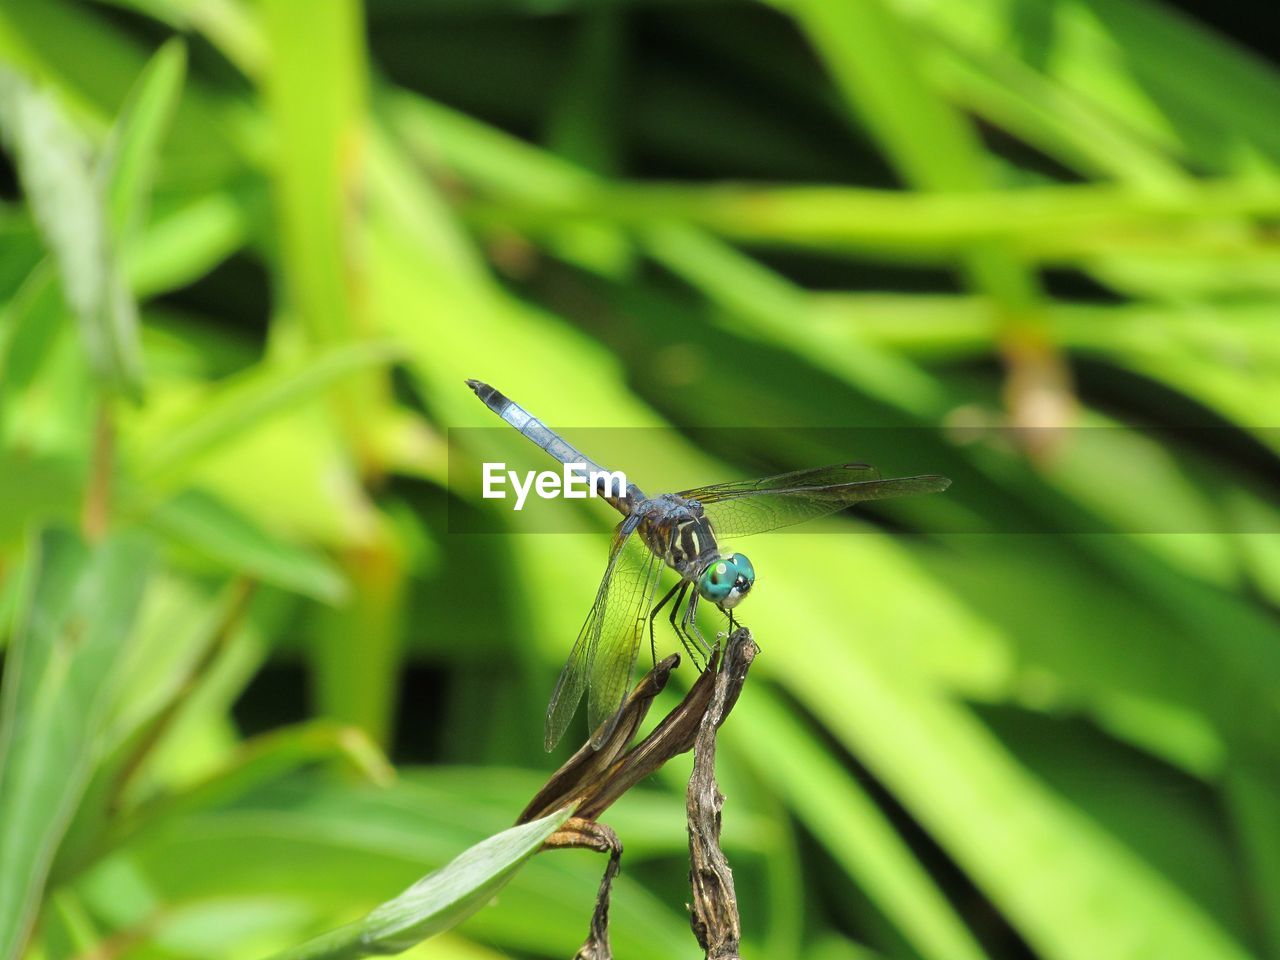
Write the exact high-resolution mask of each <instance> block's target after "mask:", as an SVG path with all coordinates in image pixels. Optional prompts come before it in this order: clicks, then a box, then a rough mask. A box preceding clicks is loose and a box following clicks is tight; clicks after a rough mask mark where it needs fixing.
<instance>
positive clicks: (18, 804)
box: [0, 530, 149, 960]
mask: <svg viewBox="0 0 1280 960" xmlns="http://www.w3.org/2000/svg"><path fill="white" fill-rule="evenodd" d="M148 556H149V550H148V549H147V548H146V547H145V546H144V545H143V544H142V543H140V542H139V541H129V540H111V541H107V542H105V543H103V544H102V545H100V546H98V547H96V548H90V547H87V546H86V545H85V544H83V543H82V542H81V541H80V540H79V539H78V538H77V537H75V536H74V535H72V534H69V533H65V532H61V531H58V530H50V531H48V532H45V533H44V534H42V535H40V536H39V537H38V538H37V539H36V540H35V542H33V544H32V545H31V548H30V550H29V551H28V564H27V568H26V571H25V576H26V578H27V579H26V590H25V595H24V597H23V599H22V601H21V604H20V609H19V613H18V618H17V626H16V629H15V631H14V642H13V649H12V650H11V651H10V654H9V658H8V662H7V664H6V669H5V675H4V690H3V693H2V694H0V958H5V960H10V958H16V957H19V956H21V955H22V954H23V948H24V942H25V940H26V938H27V936H28V935H29V932H30V929H31V924H32V923H33V921H34V919H35V916H36V912H37V910H38V909H39V903H40V896H41V893H42V891H43V888H44V883H45V878H46V877H47V875H48V871H49V866H50V863H51V862H52V859H53V856H54V854H55V852H56V851H57V848H58V844H59V842H60V841H61V839H62V835H63V832H64V831H65V829H66V827H67V824H68V822H69V820H70V818H71V816H72V814H73V813H74V811H75V809H76V806H77V804H78V803H79V800H80V796H81V794H82V793H83V791H84V788H85V785H86V783H87V782H88V780H89V777H90V774H91V773H92V769H93V763H94V759H95V753H96V745H97V741H98V737H99V734H100V725H101V722H102V720H103V717H104V716H105V714H106V711H107V709H108V708H109V706H110V703H111V699H112V695H113V694H114V692H115V690H116V684H117V682H118V680H119V670H118V667H119V666H120V664H121V663H122V662H123V659H124V654H125V651H126V649H127V646H126V638H127V636H128V634H129V630H130V628H131V626H132V623H133V619H134V615H135V613H136V611H137V608H138V604H139V602H140V600H141V597H142V589H143V585H144V583H145V579H146V576H147V566H148Z"/></svg>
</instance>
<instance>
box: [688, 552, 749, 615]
mask: <svg viewBox="0 0 1280 960" xmlns="http://www.w3.org/2000/svg"><path fill="white" fill-rule="evenodd" d="M755 582H756V571H755V567H753V566H751V561H750V560H748V559H747V558H746V557H745V556H743V555H742V554H740V553H732V554H730V555H729V556H727V557H719V558H718V559H716V560H713V561H711V563H709V564H707V567H706V569H705V570H703V571H702V573H701V575H699V577H698V593H700V594H702V598H703V599H704V600H710V601H711V602H712V603H714V604H715V605H716V606H717V607H719V608H720V609H721V610H732V609H733V608H734V607H736V606H737V605H738V604H739V603H741V602H742V598H743V597H745V596H746V595H747V594H748V593H750V592H751V585H752V584H753V583H755Z"/></svg>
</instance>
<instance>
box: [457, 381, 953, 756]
mask: <svg viewBox="0 0 1280 960" xmlns="http://www.w3.org/2000/svg"><path fill="white" fill-rule="evenodd" d="M467 385H468V386H469V387H470V388H471V389H472V390H473V391H475V394H476V396H477V397H479V398H480V400H481V401H483V402H484V404H485V406H487V407H488V408H489V409H490V410H492V411H493V412H494V413H496V414H497V415H498V416H499V417H501V418H502V419H503V420H504V421H506V422H507V423H508V424H510V425H511V426H512V427H514V428H515V429H516V430H518V431H520V433H522V434H523V435H524V436H525V437H527V438H529V439H530V440H532V441H533V442H534V443H535V444H537V445H538V446H539V447H541V448H542V449H543V450H544V451H546V452H547V453H548V454H550V455H551V456H552V457H554V458H555V459H556V460H558V461H560V463H561V464H563V465H564V466H565V468H566V469H569V470H570V471H571V472H572V473H574V474H575V475H576V476H580V477H581V478H582V479H583V480H590V478H592V477H594V478H595V479H594V482H595V483H596V485H597V489H596V493H597V495H598V496H599V497H600V498H601V499H604V500H605V501H606V502H608V503H609V505H610V506H612V507H613V508H614V509H616V510H617V511H618V512H619V513H621V514H622V520H621V521H620V522H619V523H618V525H617V526H616V527H615V528H614V531H613V538H612V540H611V542H610V544H609V559H608V562H607V564H606V566H605V571H604V578H603V579H602V580H601V581H600V586H599V587H597V588H596V595H595V600H594V602H593V603H592V604H591V609H590V611H589V612H588V613H587V619H586V621H585V622H584V623H583V625H582V629H581V630H579V631H578V638H577V640H576V641H574V644H573V648H572V650H571V651H570V653H569V659H568V660H567V661H566V662H565V665H564V669H563V670H561V672H560V677H559V679H558V680H557V681H556V685H555V689H554V690H553V691H552V693H551V701H550V703H549V704H548V705H547V718H546V727H545V730H544V739H543V745H544V746H545V748H546V749H547V751H548V752H550V751H551V750H553V749H554V748H555V746H556V744H557V743H559V742H560V739H561V737H563V736H564V733H565V730H566V729H568V727H569V723H570V721H571V720H572V719H573V717H574V715H575V714H576V713H577V710H578V705H579V704H580V702H581V701H582V696H583V694H584V693H587V694H588V697H587V719H588V722H589V724H590V727H591V729H593V730H594V731H595V734H594V735H593V736H592V739H591V744H592V746H593V747H596V748H598V747H599V746H600V745H601V744H602V743H603V742H604V741H605V740H606V739H607V738H608V736H609V734H610V733H611V732H612V721H613V720H615V719H616V717H617V714H618V710H619V708H620V707H621V706H622V702H623V700H624V698H625V697H626V694H627V690H628V688H629V686H630V680H631V676H632V672H633V671H634V669H635V662H636V655H637V653H638V651H639V649H640V645H641V641H642V639H643V637H644V635H645V633H646V628H647V632H648V636H649V645H650V651H651V653H652V654H653V656H654V660H655V662H656V660H657V644H656V640H655V638H654V621H655V620H656V619H657V617H658V615H659V614H660V613H661V612H662V610H664V609H666V608H668V607H669V608H670V609H669V613H668V616H667V620H668V622H669V623H670V624H671V627H672V628H673V629H674V630H675V632H676V635H677V637H679V639H680V641H681V643H682V644H683V645H684V648H685V650H686V651H687V652H688V654H689V656H690V658H691V659H692V660H693V662H694V663H695V665H699V666H701V665H700V664H699V660H701V661H702V662H703V663H710V660H711V657H712V655H713V651H712V649H711V647H710V646H709V645H708V643H707V641H706V639H705V637H703V635H702V633H701V631H700V630H699V628H698V624H697V614H698V606H699V602H700V601H703V600H705V601H706V602H707V603H709V604H712V605H713V606H715V607H716V608H718V609H719V610H720V611H721V612H722V613H724V614H725V615H726V616H727V617H728V618H729V626H730V629H734V628H736V627H737V626H738V622H737V618H736V615H735V613H734V611H735V610H736V608H737V607H738V605H739V604H740V603H741V602H742V601H743V600H744V599H746V597H747V596H748V595H749V594H750V593H751V590H752V588H753V587H754V586H755V582H756V573H755V568H754V567H753V566H752V565H751V561H750V560H748V559H747V557H746V556H745V555H744V554H742V553H736V552H726V551H725V550H724V549H722V548H721V541H723V540H732V539H735V538H738V537H746V536H751V535H753V534H757V533H764V532H766V531H769V530H776V529H778V528H779V527H786V526H790V525H792V524H797V523H803V522H804V521H806V520H813V519H816V518H818V517H823V516H827V515H829V514H832V513H835V512H836V511H838V510H842V509H844V508H845V507H848V506H850V505H851V504H855V503H861V502H864V501H867V500H884V499H887V498H889V497H902V496H911V495H915V494H925V493H941V492H942V491H943V490H946V489H947V487H949V486H950V485H951V481H950V480H949V479H947V478H946V477H942V476H937V475H933V474H929V475H924V476H917V477H897V478H889V479H886V478H883V477H881V476H880V473H879V471H878V470H876V468H875V467H872V466H870V465H868V464H865V463H840V464H834V465H832V466H827V467H816V468H813V469H809V470H795V471H793V472H791V473H782V474H778V475H777V476H772V477H764V478H762V479H759V480H731V481H729V482H727V483H715V484H711V485H710V486H705V487H696V488H694V489H692V490H681V491H680V492H679V493H663V494H660V495H658V496H655V497H647V496H645V494H644V493H643V492H642V491H641V490H640V488H639V487H637V486H636V485H635V484H634V483H630V482H628V483H627V485H626V488H625V490H624V489H619V487H620V485H619V484H610V483H609V481H608V480H607V479H606V478H607V476H608V475H609V474H610V473H611V471H608V470H606V469H605V468H604V467H602V466H600V465H599V464H598V463H596V462H595V461H594V460H592V459H591V458H590V457H588V456H586V455H585V454H584V453H582V452H581V451H579V450H578V449H576V448H575V447H574V446H572V445H571V444H570V443H569V442H568V441H567V440H565V439H564V438H563V437H561V436H560V435H559V434H557V433H556V432H555V431H553V430H551V429H550V428H549V427H547V426H546V424H544V423H543V422H542V421H541V420H539V419H538V418H537V417H535V416H533V415H532V414H531V413H529V411H528V410H526V409H525V408H524V407H522V406H520V405H519V404H518V403H516V402H515V401H513V400H511V399H509V398H508V397H506V396H504V395H503V394H502V393H500V392H499V391H497V390H495V389H494V388H493V387H491V386H489V385H488V384H487V383H483V382H482V381H480V380H468V381H467ZM664 568H670V569H671V570H674V571H675V573H676V574H677V575H678V580H677V582H676V583H675V585H674V586H672V587H671V589H670V590H668V591H667V592H666V593H665V594H664V595H663V596H662V597H661V599H659V600H657V602H654V597H655V596H657V592H658V584H659V582H660V579H661V574H662V571H663V569H664Z"/></svg>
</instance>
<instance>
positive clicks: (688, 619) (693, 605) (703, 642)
mask: <svg viewBox="0 0 1280 960" xmlns="http://www.w3.org/2000/svg"><path fill="white" fill-rule="evenodd" d="M699 596H700V594H698V593H697V592H695V593H694V594H693V596H692V597H690V598H689V604H688V606H686V607H685V608H684V619H683V620H682V621H681V622H682V624H683V625H684V629H685V632H686V634H687V635H688V636H689V637H690V638H691V639H692V640H693V641H694V642H695V643H696V644H697V645H698V649H699V650H701V651H702V658H703V660H705V661H706V662H707V663H708V664H709V663H711V645H710V644H709V643H707V638H706V637H704V636H703V635H702V631H701V630H699V629H698V620H697V616H698V598H699Z"/></svg>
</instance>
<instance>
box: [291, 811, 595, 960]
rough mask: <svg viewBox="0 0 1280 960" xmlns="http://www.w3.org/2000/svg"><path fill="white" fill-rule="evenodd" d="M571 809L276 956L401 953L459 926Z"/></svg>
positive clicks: (496, 839)
mask: <svg viewBox="0 0 1280 960" xmlns="http://www.w3.org/2000/svg"><path fill="white" fill-rule="evenodd" d="M571 813H572V811H571V810H570V809H568V808H566V809H564V810H560V811H558V812H556V813H553V814H550V815H548V816H545V817H543V818H542V819H541V820H534V821H533V822H532V823H524V824H520V825H519V826H515V827H511V828H510V829H508V830H504V831H502V833H499V834H495V835H494V836H492V837H490V838H489V839H488V840H484V841H482V842H480V843H478V844H476V845H475V846H474V847H471V848H470V849H469V850H467V851H465V852H464V853H461V854H459V855H458V856H457V857H456V858H455V859H454V860H452V861H451V862H450V863H448V864H446V865H445V866H443V867H441V868H440V869H439V870H436V871H435V872H434V873H429V874H427V875H426V876H425V877H423V878H422V879H421V880H419V881H418V882H417V883H415V884H414V885H413V886H412V887H410V888H409V889H408V890H406V891H405V892H404V893H402V894H400V896H398V897H396V898H395V899H394V900H388V901H387V902H386V903H384V904H382V905H381V906H378V907H375V908H374V909H373V910H372V911H370V913H369V914H368V915H367V916H365V918H364V919H363V920H359V921H356V922H355V923H351V924H348V925H347V926H345V927H341V928H339V929H337V930H334V931H331V932H330V933H327V934H324V935H322V936H319V937H316V938H315V939H314V940H309V941H308V942H307V943H304V944H302V945H301V946H299V947H296V948H294V949H293V950H287V951H285V952H284V953H282V954H280V955H279V958H278V960H318V958H322V957H327V958H340V957H367V956H373V955H376V954H384V953H399V952H401V951H402V950H408V949H409V948H410V947H412V946H413V945H414V944H416V943H419V942H421V941H423V940H425V939H427V937H431V936H434V935H435V934H437V933H440V932H442V931H444V930H448V929H449V928H451V927H455V926H457V925H458V924H459V923H461V922H462V921H463V920H465V919H467V917H469V916H471V915H472V914H473V913H475V912H476V911H477V910H479V909H480V908H481V907H482V906H484V905H485V904H486V903H488V902H489V901H490V900H491V899H492V898H493V897H494V895H495V894H496V893H497V892H498V891H499V890H501V889H502V888H503V887H504V886H505V885H506V884H507V882H508V881H509V880H510V879H511V878H512V876H514V875H515V873H516V871H518V870H519V869H520V867H521V866H522V865H523V864H524V862H525V861H526V860H528V859H529V858H530V857H531V856H533V855H534V854H535V853H537V852H538V849H539V848H540V847H541V846H542V843H543V841H544V840H546V839H547V837H549V836H551V835H552V834H553V833H555V832H556V831H557V830H558V829H560V826H561V825H562V824H563V823H564V822H565V821H566V820H568V819H569V816H570V814H571Z"/></svg>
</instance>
